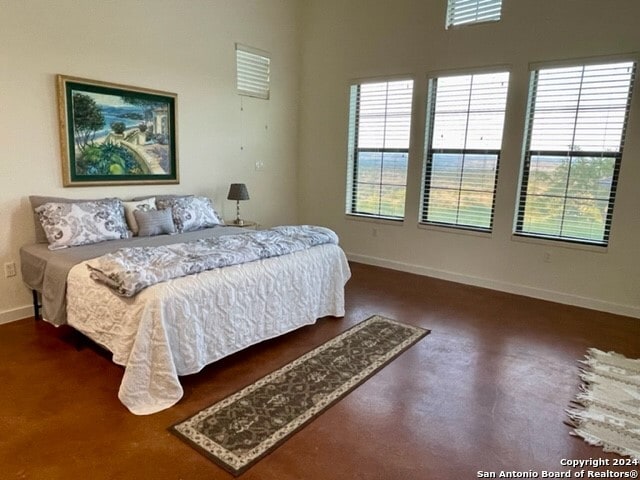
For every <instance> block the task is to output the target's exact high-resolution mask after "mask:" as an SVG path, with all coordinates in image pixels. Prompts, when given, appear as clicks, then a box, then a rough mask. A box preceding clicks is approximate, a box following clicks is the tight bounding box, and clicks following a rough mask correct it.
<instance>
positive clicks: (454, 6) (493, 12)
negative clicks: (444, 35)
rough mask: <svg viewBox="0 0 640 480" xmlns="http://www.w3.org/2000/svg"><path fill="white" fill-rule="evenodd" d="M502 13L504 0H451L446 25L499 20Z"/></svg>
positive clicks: (448, 5)
mask: <svg viewBox="0 0 640 480" xmlns="http://www.w3.org/2000/svg"><path fill="white" fill-rule="evenodd" d="M501 13H502V0H449V1H448V3H447V19H446V27H447V28H449V27H454V26H456V25H468V24H472V23H484V22H497V21H498V20H500V15H501Z"/></svg>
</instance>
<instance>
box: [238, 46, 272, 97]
mask: <svg viewBox="0 0 640 480" xmlns="http://www.w3.org/2000/svg"><path fill="white" fill-rule="evenodd" d="M270 69H271V58H270V56H269V54H268V53H267V52H263V51H262V50H258V49H257V48H252V47H247V46H245V45H241V44H239V43H236V87H237V90H238V94H239V95H245V96H248V97H256V98H262V99H264V100H268V99H269V91H270V87H269V83H270V75H271V71H270Z"/></svg>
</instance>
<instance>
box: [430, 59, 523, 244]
mask: <svg viewBox="0 0 640 480" xmlns="http://www.w3.org/2000/svg"><path fill="white" fill-rule="evenodd" d="M497 73H506V74H508V79H507V87H506V97H505V104H504V116H503V122H502V132H501V137H502V138H501V142H500V148H499V149H465V148H433V147H432V145H433V135H434V131H435V115H436V108H435V107H436V105H435V102H436V99H437V87H436V88H433V87H432V85H433V84H434V82H436V85H437V81H438V80H439V79H441V78H447V77H462V76H474V75H485V74H497ZM510 83H511V68H510V67H509V66H507V65H495V66H492V67H487V68H482V69H472V70H453V71H452V70H449V71H441V72H433V73H431V74H429V75H428V77H427V92H426V98H427V101H426V107H425V111H426V116H425V130H424V132H425V135H424V152H423V166H422V177H421V186H420V206H419V212H418V224H419V226H421V227H427V228H438V229H442V230H443V231H452V232H469V233H471V232H473V233H477V234H482V235H486V234H489V235H490V234H491V233H492V232H493V222H494V218H495V206H496V194H497V188H498V175H499V171H500V160H501V157H502V150H503V144H504V126H505V123H506V117H507V115H506V114H507V106H508V102H509V88H510ZM466 113H467V115H469V113H470V112H469V110H467V111H466ZM466 133H468V131H467V130H465V134H466ZM438 153H440V154H448V153H449V154H456V153H457V154H461V155H465V154H470V155H495V156H496V167H495V174H494V182H493V191H492V201H491V218H490V223H489V226H488V227H478V226H474V225H466V224H457V223H446V222H438V221H432V220H427V215H428V205H429V193H430V191H431V186H430V183H431V178H432V168H433V155H434V154H438ZM460 182H461V184H462V177H461V179H460ZM461 191H462V190H461V189H459V190H458V192H461Z"/></svg>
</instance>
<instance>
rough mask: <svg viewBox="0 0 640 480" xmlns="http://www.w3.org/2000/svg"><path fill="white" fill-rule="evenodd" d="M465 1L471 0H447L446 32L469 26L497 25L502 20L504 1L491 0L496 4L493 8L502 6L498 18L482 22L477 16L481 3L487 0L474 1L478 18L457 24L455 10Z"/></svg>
mask: <svg viewBox="0 0 640 480" xmlns="http://www.w3.org/2000/svg"><path fill="white" fill-rule="evenodd" d="M465 1H469V0H447V8H446V11H445V20H444V25H445V29H446V30H450V29H455V28H461V27H462V28H464V27H466V26H469V25H483V24H487V23H495V22H499V21H500V20H502V7H503V2H504V0H489V1H493V2H494V3H493V4H491V5H492V6H495V5H498V4H499V5H500V8H499V10H498V15H497V17H491V18H488V19H482V20H478V19H477V16H478V15H477V14H478V9H479V8H478V7H479V6H480V2H481V1H487V0H474V1H475V7H476V18H475V19H474V20H468V21H463V22H458V23H456V22H455V20H456V17H455V13H454V12H455V9H456V7H459V5H458V2H465ZM487 3H488V2H487ZM469 6H473V4H470V5H469Z"/></svg>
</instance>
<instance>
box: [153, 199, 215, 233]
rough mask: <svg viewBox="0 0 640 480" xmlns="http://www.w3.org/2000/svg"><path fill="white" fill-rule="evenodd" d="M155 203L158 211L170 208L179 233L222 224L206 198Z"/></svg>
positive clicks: (211, 203)
mask: <svg viewBox="0 0 640 480" xmlns="http://www.w3.org/2000/svg"><path fill="white" fill-rule="evenodd" d="M156 203H157V206H158V208H159V209H165V208H171V212H172V215H173V223H174V224H175V226H176V230H177V231H178V232H180V233H182V232H190V231H192V230H200V229H202V228H209V227H215V226H216V225H222V224H224V222H223V221H222V219H221V218H220V215H218V212H216V211H215V209H214V208H213V202H212V201H211V199H210V198H207V197H178V198H167V199H163V200H158V201H157V202H156Z"/></svg>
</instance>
